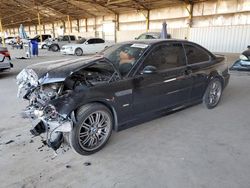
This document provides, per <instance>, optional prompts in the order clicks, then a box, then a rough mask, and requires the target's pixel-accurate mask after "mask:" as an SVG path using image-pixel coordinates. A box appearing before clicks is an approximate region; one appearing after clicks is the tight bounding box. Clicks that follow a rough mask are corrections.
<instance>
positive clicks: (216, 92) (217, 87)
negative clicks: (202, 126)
mask: <svg viewBox="0 0 250 188" xmlns="http://www.w3.org/2000/svg"><path fill="white" fill-rule="evenodd" d="M221 93H222V86H221V83H220V81H219V80H216V81H214V82H212V84H211V85H210V88H209V94H208V103H209V105H211V106H215V105H217V103H218V102H219V100H220V97H221Z"/></svg>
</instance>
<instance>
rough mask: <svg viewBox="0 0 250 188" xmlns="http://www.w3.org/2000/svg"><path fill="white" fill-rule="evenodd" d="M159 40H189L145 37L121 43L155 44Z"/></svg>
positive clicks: (159, 41)
mask: <svg viewBox="0 0 250 188" xmlns="http://www.w3.org/2000/svg"><path fill="white" fill-rule="evenodd" d="M161 42H189V41H188V40H182V39H145V40H131V41H126V42H121V43H124V44H126V43H143V44H149V45H151V44H156V43H161Z"/></svg>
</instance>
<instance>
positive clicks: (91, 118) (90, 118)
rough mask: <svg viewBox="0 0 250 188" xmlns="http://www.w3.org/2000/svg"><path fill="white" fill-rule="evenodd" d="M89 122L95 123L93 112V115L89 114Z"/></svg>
mask: <svg viewBox="0 0 250 188" xmlns="http://www.w3.org/2000/svg"><path fill="white" fill-rule="evenodd" d="M89 122H90V124H91V125H93V124H94V123H95V120H94V117H93V114H91V115H90V116H89Z"/></svg>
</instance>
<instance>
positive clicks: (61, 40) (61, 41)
mask: <svg viewBox="0 0 250 188" xmlns="http://www.w3.org/2000/svg"><path fill="white" fill-rule="evenodd" d="M76 41H77V38H76V36H74V35H62V36H59V37H58V38H57V39H55V40H54V41H49V42H47V46H48V50H51V51H53V52H57V51H59V50H60V49H61V48H62V46H63V45H66V44H68V43H75V42H76Z"/></svg>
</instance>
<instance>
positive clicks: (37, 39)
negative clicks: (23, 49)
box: [30, 34, 52, 43]
mask: <svg viewBox="0 0 250 188" xmlns="http://www.w3.org/2000/svg"><path fill="white" fill-rule="evenodd" d="M41 37H42V41H45V40H46V39H48V38H52V36H51V35H50V34H41V35H36V36H35V37H33V38H30V40H36V41H37V42H38V43H39V42H41Z"/></svg>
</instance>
